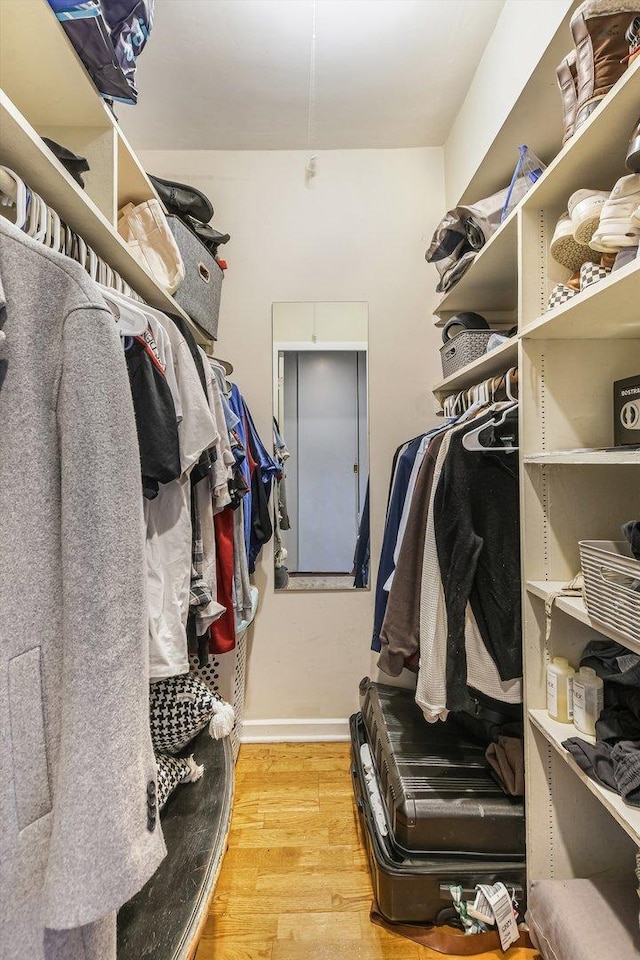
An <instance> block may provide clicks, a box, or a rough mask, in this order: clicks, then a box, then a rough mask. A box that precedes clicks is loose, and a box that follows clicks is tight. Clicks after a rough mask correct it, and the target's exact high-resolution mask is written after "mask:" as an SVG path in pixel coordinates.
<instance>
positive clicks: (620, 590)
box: [580, 540, 640, 643]
mask: <svg viewBox="0 0 640 960" xmlns="http://www.w3.org/2000/svg"><path fill="white" fill-rule="evenodd" d="M580 563H581V565H582V573H583V575H584V589H585V599H586V604H587V610H588V611H589V616H590V617H591V619H592V620H594V621H596V622H597V623H599V624H601V625H602V626H604V627H606V628H607V629H608V630H609V631H610V632H613V633H614V634H617V635H618V636H619V637H620V638H621V641H622V642H623V643H624V642H625V641H627V642H628V641H629V640H631V641H634V642H635V643H640V560H635V559H634V557H633V554H632V553H631V547H630V546H629V544H628V543H627V542H626V541H622V542H617V541H613V540H582V541H581V542H580ZM636 588H637V589H636Z"/></svg>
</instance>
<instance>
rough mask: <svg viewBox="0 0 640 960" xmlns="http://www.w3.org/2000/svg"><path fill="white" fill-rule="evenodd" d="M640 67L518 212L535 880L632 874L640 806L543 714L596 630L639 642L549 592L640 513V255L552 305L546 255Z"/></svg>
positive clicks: (621, 125)
mask: <svg viewBox="0 0 640 960" xmlns="http://www.w3.org/2000/svg"><path fill="white" fill-rule="evenodd" d="M639 67H640V64H635V65H634V66H633V67H632V68H631V69H629V70H628V71H627V72H626V74H625V75H624V76H623V78H622V79H621V80H620V82H619V83H618V84H617V85H616V87H615V88H614V89H613V90H612V91H611V93H610V94H609V95H608V97H607V98H606V99H605V101H604V102H603V103H602V104H601V106H600V108H599V109H598V110H597V111H595V112H594V113H593V114H592V116H591V117H590V119H589V120H588V121H587V122H586V123H585V124H584V125H583V126H582V127H581V128H580V129H579V131H578V132H577V133H576V135H575V136H574V137H573V138H572V139H571V140H569V142H568V143H567V144H566V145H565V146H564V147H563V149H562V150H561V151H560V152H559V154H558V156H557V157H556V159H555V160H554V161H553V162H552V163H551V164H550V165H549V167H548V169H547V170H546V171H545V174H544V175H543V176H542V177H541V178H540V180H539V181H538V182H537V183H536V185H535V186H534V187H533V188H532V190H531V191H530V192H529V193H528V194H527V196H526V197H525V198H524V201H523V202H522V204H521V206H520V210H519V212H518V290H519V294H518V303H519V339H520V368H519V369H520V449H521V452H520V456H521V460H522V466H521V472H520V484H521V519H522V524H521V531H522V574H523V642H524V670H525V698H526V703H525V707H526V710H525V716H526V721H525V751H526V754H525V758H526V781H527V797H526V804H527V808H526V809H527V838H528V839H527V857H528V873H529V879H530V880H537V879H541V878H545V877H549V878H553V879H570V878H572V877H590V876H595V875H598V874H602V873H606V872H608V871H611V872H617V873H619V872H621V871H625V872H626V871H627V870H629V871H632V869H633V866H634V860H635V853H636V847H637V845H638V844H640V812H639V811H637V810H634V809H633V808H631V807H629V806H627V805H626V804H625V803H624V801H623V800H622V799H621V798H620V797H619V796H618V795H617V794H615V793H614V792H613V791H610V790H607V789H604V788H602V787H600V786H599V785H598V784H596V783H595V782H594V781H592V780H590V779H589V778H588V777H587V776H586V774H585V773H584V772H583V771H582V770H581V769H580V768H579V767H578V765H577V764H576V763H575V761H574V760H573V759H572V757H571V756H570V754H569V753H568V752H567V751H566V750H565V749H564V748H563V747H562V742H563V741H564V740H566V739H568V738H569V737H572V736H578V737H582V734H580V733H578V732H577V731H576V730H575V728H574V727H573V726H572V725H568V724H560V723H557V722H555V721H553V720H551V718H550V717H549V716H548V714H547V711H546V666H547V663H548V662H549V660H550V659H551V658H552V657H553V656H556V655H560V656H566V657H567V658H568V659H569V661H570V662H571V663H573V664H574V666H576V667H577V666H578V664H579V661H580V657H581V655H582V652H583V650H584V647H585V646H586V644H587V643H588V642H589V641H590V640H594V639H603V638H604V637H607V638H609V639H612V640H615V641H617V642H620V643H623V644H624V646H625V647H626V648H627V649H629V650H632V651H633V652H635V653H640V635H639V637H638V642H637V643H633V642H630V641H625V640H623V639H622V638H621V637H620V636H619V635H618V634H617V632H616V631H615V630H614V629H607V628H606V627H602V626H600V625H598V624H597V623H595V622H594V621H593V620H592V618H591V617H590V616H589V613H588V611H587V609H586V607H585V604H584V601H583V600H582V598H581V597H559V598H557V599H556V600H555V602H554V605H553V608H552V612H551V629H550V632H549V634H548V636H547V632H548V631H547V616H546V611H545V601H546V600H547V599H548V598H549V597H550V596H551V595H552V594H554V593H557V592H558V591H559V590H560V589H561V587H562V586H563V585H564V584H566V583H567V582H568V581H569V580H571V579H572V578H573V577H574V576H575V575H576V573H578V572H579V570H580V559H579V548H578V543H579V541H580V540H597V539H602V540H606V539H620V537H621V533H620V527H621V525H622V523H623V522H624V521H625V520H628V519H632V518H635V517H636V516H640V451H637V450H633V449H625V448H617V449H615V448H613V449H612V445H613V428H614V421H613V382H614V381H615V380H619V379H622V378H624V377H627V376H632V375H634V374H636V373H639V372H640V309H638V307H637V305H638V303H639V299H640V260H636V261H634V262H633V263H631V264H628V265H627V266H626V267H624V268H623V269H621V270H619V271H617V272H616V273H612V274H611V275H610V276H609V277H608V278H607V279H606V280H603V281H601V282H600V283H597V284H594V285H593V286H591V287H589V288H588V289H587V290H586V291H584V292H583V293H580V294H578V295H577V296H575V297H574V298H572V299H571V300H570V301H568V302H567V303H565V304H563V305H562V306H561V307H558V308H556V309H554V310H551V311H547V310H546V305H547V302H548V297H549V293H550V290H551V287H552V286H553V284H554V283H556V282H558V281H560V280H564V279H566V277H567V275H568V274H567V272H566V271H564V270H563V268H561V267H559V266H558V265H557V264H555V262H554V261H553V260H552V259H551V257H550V256H549V245H550V241H551V237H552V234H553V230H554V227H555V223H556V221H557V218H558V217H559V215H560V214H561V213H562V212H563V211H564V210H566V206H567V200H568V198H569V196H570V195H571V193H573V192H574V191H575V190H578V189H580V188H582V187H592V188H594V189H611V188H612V187H613V185H614V183H615V182H616V181H617V180H618V179H619V177H621V176H624V175H625V174H626V173H628V171H627V170H626V169H625V166H624V160H625V155H626V151H627V145H628V141H629V136H630V133H631V130H632V128H633V125H634V123H635V122H636V120H637V115H638V105H639V104H640V69H639Z"/></svg>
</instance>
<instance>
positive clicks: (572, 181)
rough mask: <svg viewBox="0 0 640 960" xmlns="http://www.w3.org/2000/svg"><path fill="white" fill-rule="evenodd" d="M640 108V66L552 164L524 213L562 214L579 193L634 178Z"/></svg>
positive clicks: (624, 77)
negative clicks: (629, 158) (631, 160)
mask: <svg viewBox="0 0 640 960" xmlns="http://www.w3.org/2000/svg"><path fill="white" fill-rule="evenodd" d="M639 102H640V60H638V61H636V62H635V63H633V64H632V65H631V66H630V67H629V69H628V70H627V71H626V72H625V73H624V74H623V75H622V77H621V78H620V80H619V81H618V83H617V84H616V85H615V87H614V88H613V90H611V92H610V93H609V94H608V95H607V96H606V97H605V99H604V100H603V101H602V103H601V104H600V106H599V107H598V109H597V110H595V111H594V112H593V113H592V114H591V116H590V117H589V119H588V120H586V121H585V122H584V123H583V124H582V125H581V126H580V127H579V128H578V130H577V132H576V133H575V134H574V135H573V137H571V139H570V140H568V141H567V143H566V144H565V145H564V147H563V148H562V150H561V151H560V152H559V153H558V155H557V157H556V158H555V160H553V161H552V163H550V164H549V166H548V167H547V169H546V170H545V172H544V174H543V176H542V177H540V179H539V180H538V182H537V183H536V185H535V186H534V187H533V188H532V189H531V190H530V191H529V193H528V194H527V195H526V197H525V198H524V201H523V210H524V211H525V212H526V211H530V210H542V209H555V210H556V211H557V212H558V213H561V212H562V210H566V206H567V200H568V199H569V197H570V196H571V194H572V193H573V192H574V191H575V190H579V189H581V188H582V187H589V188H591V189H594V190H596V189H597V190H610V189H611V188H612V187H613V185H614V183H615V182H616V180H618V178H619V177H623V176H625V174H628V173H629V171H628V170H627V169H626V168H625V165H624V160H625V156H626V152H627V145H628V142H629V137H630V136H631V131H632V129H633V124H634V122H635V119H636V117H637V115H638V103H639ZM559 109H560V104H559V102H558V110H559Z"/></svg>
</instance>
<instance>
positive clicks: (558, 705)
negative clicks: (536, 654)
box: [547, 657, 575, 723]
mask: <svg viewBox="0 0 640 960" xmlns="http://www.w3.org/2000/svg"><path fill="white" fill-rule="evenodd" d="M574 673H575V670H574V669H573V667H572V666H571V665H570V664H569V661H568V660H567V658H566V657H554V658H553V660H552V661H551V663H550V664H549V665H548V666H547V710H548V712H549V716H550V717H552V719H553V720H559V721H560V723H572V722H573V675H574Z"/></svg>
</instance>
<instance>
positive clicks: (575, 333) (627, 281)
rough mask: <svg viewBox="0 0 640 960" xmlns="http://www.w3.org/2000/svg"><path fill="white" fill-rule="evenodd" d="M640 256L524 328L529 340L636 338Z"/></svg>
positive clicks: (639, 316)
mask: <svg viewBox="0 0 640 960" xmlns="http://www.w3.org/2000/svg"><path fill="white" fill-rule="evenodd" d="M639 280H640V257H637V258H636V259H635V260H633V261H632V262H631V263H628V264H627V265H626V266H625V267H622V269H621V270H616V272H615V273H612V274H610V275H609V276H608V277H607V278H606V279H605V280H600V282H599V283H594V284H592V285H591V286H590V287H589V288H588V289H587V290H585V291H584V292H583V293H580V294H578V295H577V296H576V297H572V299H571V300H568V301H567V302H566V303H563V304H562V305H561V306H559V307H556V308H555V310H549V311H548V312H547V313H543V314H542V316H540V317H538V318H537V320H534V321H533V323H531V324H528V325H527V326H525V327H523V328H522V331H521V334H522V336H523V337H524V338H526V339H530V340H569V339H575V340H634V339H637V338H638V337H640V310H639V309H638V281H639Z"/></svg>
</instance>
